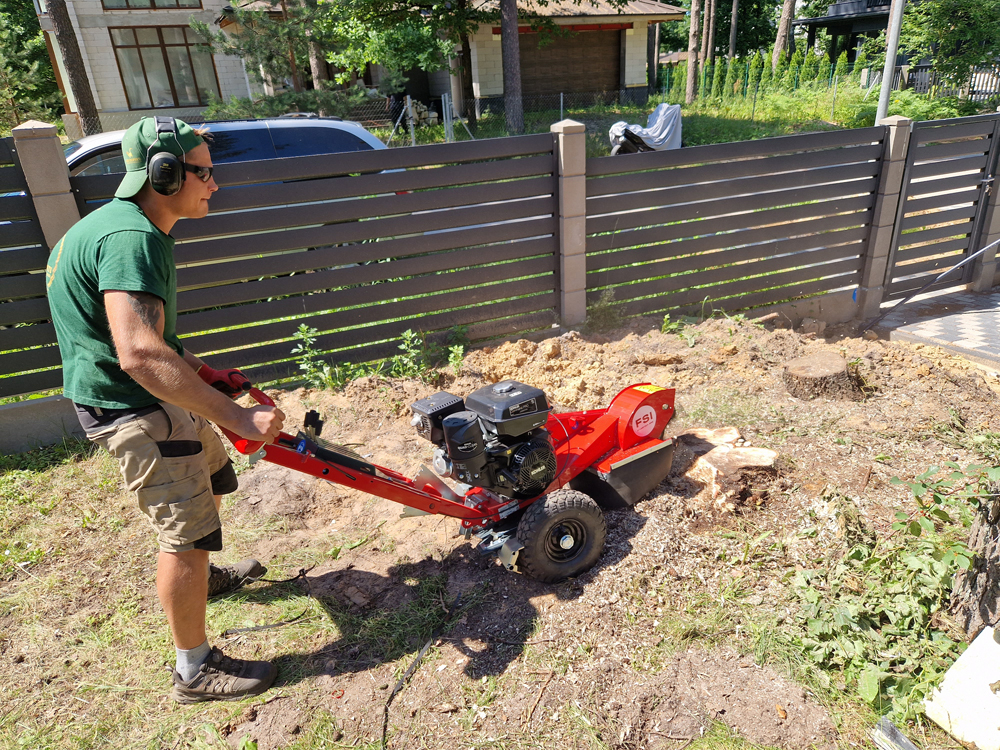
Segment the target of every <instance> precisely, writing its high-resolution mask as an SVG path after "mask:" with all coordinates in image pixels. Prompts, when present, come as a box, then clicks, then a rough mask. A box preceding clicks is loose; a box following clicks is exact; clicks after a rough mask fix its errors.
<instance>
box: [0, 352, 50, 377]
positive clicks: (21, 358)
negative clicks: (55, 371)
mask: <svg viewBox="0 0 1000 750" xmlns="http://www.w3.org/2000/svg"><path fill="white" fill-rule="evenodd" d="M61 364H62V360H61V359H60V358H59V347H56V346H46V347H44V348H42V349H27V350H25V351H22V352H10V353H8V354H0V374H3V375H9V374H15V373H19V372H26V371H27V370H42V369H45V368H47V367H58V366H59V365H61Z"/></svg>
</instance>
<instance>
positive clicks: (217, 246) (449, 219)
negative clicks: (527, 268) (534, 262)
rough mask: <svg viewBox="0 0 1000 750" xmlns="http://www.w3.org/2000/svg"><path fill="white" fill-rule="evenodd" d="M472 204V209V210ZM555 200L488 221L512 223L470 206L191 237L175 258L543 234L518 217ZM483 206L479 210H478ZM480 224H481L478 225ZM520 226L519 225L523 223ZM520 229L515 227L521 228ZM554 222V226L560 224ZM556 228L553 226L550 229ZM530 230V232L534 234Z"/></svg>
mask: <svg viewBox="0 0 1000 750" xmlns="http://www.w3.org/2000/svg"><path fill="white" fill-rule="evenodd" d="M470 209H471V210H470ZM555 209H556V203H555V199H554V198H548V199H539V200H534V201H518V202H516V203H503V204H500V205H499V206H495V207H493V210H492V211H491V214H490V216H489V218H488V219H487V220H488V221H496V222H501V221H510V222H511V223H510V224H507V225H504V224H500V225H498V226H481V225H482V223H483V218H484V217H482V215H481V213H482V212H481V210H479V207H476V206H471V207H469V208H468V209H455V210H452V211H439V212H435V213H433V214H420V215H418V216H397V217H393V218H388V219H375V220H373V221H356V222H348V223H344V224H330V225H327V226H321V227H308V228H304V229H292V230H289V231H285V232H274V233H273V234H259V235H246V236H243V237H226V238H222V239H217V240H212V241H208V242H188V243H183V244H178V245H177V247H176V248H175V249H174V259H175V260H176V262H177V263H178V264H179V265H185V264H188V263H199V262H203V261H210V260H223V259H227V258H239V257H244V256H248V255H250V256H252V255H258V254H262V253H271V252H276V251H279V250H293V249H298V248H302V247H322V246H326V245H342V244H346V243H350V242H361V241H363V240H371V239H376V238H381V237H396V236H399V235H411V234H419V233H421V232H434V231H440V230H443V229H451V228H455V229H458V228H462V227H468V228H476V229H477V233H478V234H479V235H481V237H482V239H481V240H480V242H481V243H483V244H485V243H488V242H491V241H493V240H492V239H491V238H492V237H493V236H494V234H496V235H497V236H500V235H503V236H505V237H508V238H511V237H510V235H511V234H514V235H515V236H514V237H512V238H511V239H518V238H522V237H523V238H528V237H533V236H535V235H536V234H538V231H537V230H538V227H539V224H537V223H535V222H532V221H524V222H514V221H513V220H514V219H532V218H535V217H538V216H540V215H545V214H551V213H554V211H555ZM477 211H478V214H477V213H476V212H477ZM476 225H480V226H478V227H477V226H476ZM519 225H520V226H519ZM521 226H523V229H521V232H520V233H519V234H518V233H516V230H517V229H519V228H521ZM551 226H553V227H554V226H555V223H554V222H553V224H552V225H551ZM550 231H554V230H550ZM529 232H530V233H529Z"/></svg>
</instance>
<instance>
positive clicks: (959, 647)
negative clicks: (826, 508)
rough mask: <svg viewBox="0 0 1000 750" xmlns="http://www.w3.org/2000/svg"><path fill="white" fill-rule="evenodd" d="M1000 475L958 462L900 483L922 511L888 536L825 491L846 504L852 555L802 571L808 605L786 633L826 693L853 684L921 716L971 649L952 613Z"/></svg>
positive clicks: (864, 694)
mask: <svg viewBox="0 0 1000 750" xmlns="http://www.w3.org/2000/svg"><path fill="white" fill-rule="evenodd" d="M998 479H1000V469H998V468H987V467H983V466H978V465H972V466H969V467H967V468H966V469H964V470H961V469H960V468H959V466H958V465H957V464H954V463H949V464H946V466H945V469H944V471H942V470H940V469H939V468H938V467H931V468H930V469H928V470H927V471H926V472H924V473H923V474H921V475H920V476H918V477H916V478H915V479H914V480H913V481H910V482H902V481H901V480H899V479H896V478H894V479H893V480H892V481H893V483H895V484H906V485H907V486H908V487H909V488H910V490H911V492H912V494H913V497H914V499H915V500H916V503H917V508H916V510H915V511H913V512H912V513H910V514H906V513H902V512H899V513H897V514H896V521H895V523H894V524H893V525H892V532H891V533H890V534H889V535H888V536H886V537H884V538H881V539H878V538H876V537H875V535H874V534H873V533H872V532H870V531H869V530H868V529H867V528H866V527H865V526H864V524H863V523H862V522H861V520H860V518H859V514H858V513H857V509H856V507H855V506H854V504H853V502H852V501H851V500H850V498H847V497H845V496H843V495H839V494H836V493H828V494H827V495H826V497H825V499H826V500H827V501H828V502H830V503H831V504H832V505H834V507H837V508H838V511H837V512H838V515H839V517H840V519H841V525H842V527H843V529H844V536H845V544H846V549H845V550H844V551H843V552H842V554H841V555H840V556H839V558H838V557H831V558H828V559H822V560H817V563H818V565H817V566H816V567H815V568H813V569H810V570H802V571H800V572H798V573H797V574H796V575H795V578H794V581H793V595H794V598H795V599H796V600H798V602H799V604H800V608H799V610H798V612H797V614H796V615H795V617H794V625H795V626H796V628H795V630H794V631H791V632H790V633H789V632H788V631H787V630H786V631H785V634H784V637H787V638H788V639H789V643H790V645H791V646H792V647H793V649H794V650H797V651H798V652H799V653H800V654H801V655H802V656H803V657H804V658H805V660H806V662H807V663H809V664H811V665H812V667H813V670H806V672H805V674H809V673H812V674H813V682H814V684H815V685H816V686H817V687H818V688H819V689H822V690H825V691H828V692H829V693H830V694H832V693H836V692H837V691H842V690H843V689H844V688H845V687H846V688H851V689H853V690H856V691H857V693H858V694H859V695H860V696H861V698H863V699H864V700H865V701H866V702H867V703H868V704H870V705H871V706H872V708H873V709H875V710H876V711H877V712H878V713H879V714H888V715H889V716H890V717H891V718H892V719H893V720H894V721H900V722H901V721H908V720H914V719H919V716H920V710H921V705H922V701H923V699H924V698H925V697H926V696H927V695H928V694H929V692H930V690H931V689H932V688H933V687H934V686H935V685H936V684H937V683H938V682H939V680H940V679H941V677H942V676H943V674H944V672H945V671H947V669H948V668H949V667H950V666H951V665H952V664H953V663H954V661H955V659H957V658H958V656H959V655H960V654H961V652H962V651H963V650H964V648H965V645H964V644H963V643H962V642H961V640H960V634H957V633H952V632H951V631H950V630H949V624H950V620H949V619H948V617H947V615H946V609H947V605H948V601H949V599H950V596H951V589H952V580H953V577H954V575H955V574H956V573H957V572H958V571H959V570H960V569H968V567H969V566H970V565H971V559H972V553H971V552H970V551H969V549H968V547H967V546H966V544H965V538H966V535H967V527H968V526H969V524H970V523H971V508H972V507H973V506H974V505H975V504H976V502H977V500H978V497H980V496H981V495H982V494H983V493H984V492H986V491H987V488H988V487H989V486H991V485H993V484H994V483H995V482H996V481H997V480H998ZM817 667H818V668H819V671H818V672H816V671H814V669H815V668H817Z"/></svg>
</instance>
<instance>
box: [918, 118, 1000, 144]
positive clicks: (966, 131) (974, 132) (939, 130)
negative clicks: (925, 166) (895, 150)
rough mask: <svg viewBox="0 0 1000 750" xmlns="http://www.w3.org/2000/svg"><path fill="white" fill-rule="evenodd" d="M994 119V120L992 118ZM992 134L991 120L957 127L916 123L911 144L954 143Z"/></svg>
mask: <svg viewBox="0 0 1000 750" xmlns="http://www.w3.org/2000/svg"><path fill="white" fill-rule="evenodd" d="M994 119H995V118H994ZM992 133H993V119H986V120H981V121H979V122H969V123H964V124H957V125H950V124H949V125H941V126H934V125H929V124H928V123H917V124H916V125H915V126H914V128H913V138H912V139H911V143H913V142H915V143H916V144H917V145H922V144H924V143H933V142H936V141H954V140H957V139H959V138H976V137H982V136H989V135H991V134H992Z"/></svg>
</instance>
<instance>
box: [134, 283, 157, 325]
mask: <svg viewBox="0 0 1000 750" xmlns="http://www.w3.org/2000/svg"><path fill="white" fill-rule="evenodd" d="M128 303H129V306H130V307H131V308H132V310H133V312H135V314H136V315H138V316H139V320H141V321H142V322H143V323H144V324H145V325H147V326H149V327H150V328H153V329H156V328H157V327H158V326H159V323H160V318H161V317H162V316H163V302H162V301H161V300H160V298H159V297H157V296H156V295H153V294H145V293H143V292H130V293H129V295H128Z"/></svg>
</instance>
